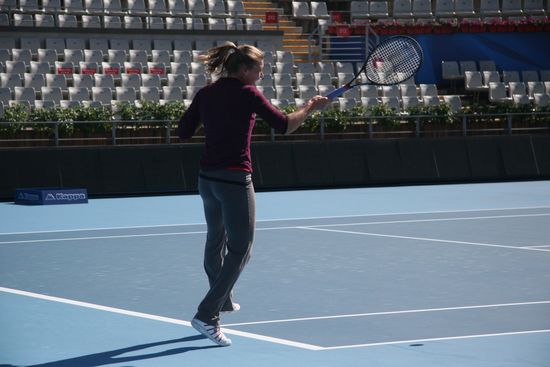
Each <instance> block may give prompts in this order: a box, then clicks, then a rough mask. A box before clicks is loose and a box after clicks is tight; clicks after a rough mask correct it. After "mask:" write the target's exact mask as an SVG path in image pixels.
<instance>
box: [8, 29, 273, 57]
mask: <svg viewBox="0 0 550 367" xmlns="http://www.w3.org/2000/svg"><path fill="white" fill-rule="evenodd" d="M226 42H227V39H224V40H217V41H216V40H208V39H200V38H199V39H196V40H193V39H184V38H180V37H177V38H174V39H153V40H148V39H141V38H132V39H128V38H110V39H107V38H105V37H102V38H97V36H95V37H94V36H92V37H91V38H82V37H80V38H74V37H67V38H57V37H55V38H54V37H47V38H40V34H37V35H36V36H35V37H21V38H15V37H1V36H0V49H8V50H11V49H29V50H31V51H32V52H33V54H36V52H37V50H38V49H41V48H42V49H54V50H56V51H57V52H58V53H63V52H64V50H65V49H77V50H84V49H89V50H101V51H102V52H103V53H104V54H106V53H107V52H108V50H126V51H128V50H132V49H133V50H145V51H152V50H168V51H176V50H177V51H180V50H181V51H183V50H190V51H193V50H195V51H196V50H199V51H203V50H208V49H210V48H212V47H214V46H219V45H221V44H223V43H226ZM234 43H236V44H238V45H243V44H249V45H253V46H257V47H258V48H259V49H260V50H262V51H264V52H266V51H269V52H272V53H275V52H277V50H276V44H275V43H274V42H272V41H270V40H261V39H259V40H254V39H239V40H237V41H235V42H234ZM279 52H281V51H279Z"/></svg>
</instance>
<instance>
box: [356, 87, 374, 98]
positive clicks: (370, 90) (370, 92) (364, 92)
mask: <svg viewBox="0 0 550 367" xmlns="http://www.w3.org/2000/svg"><path fill="white" fill-rule="evenodd" d="M359 91H360V92H361V97H370V98H378V86H376V85H373V84H368V85H362V86H360V87H359Z"/></svg>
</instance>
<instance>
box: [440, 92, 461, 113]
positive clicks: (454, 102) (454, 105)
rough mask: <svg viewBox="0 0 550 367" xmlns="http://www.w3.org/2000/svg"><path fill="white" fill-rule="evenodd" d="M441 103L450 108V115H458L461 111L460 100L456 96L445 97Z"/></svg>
mask: <svg viewBox="0 0 550 367" xmlns="http://www.w3.org/2000/svg"><path fill="white" fill-rule="evenodd" d="M443 101H444V102H445V103H446V104H448V105H449V106H450V107H451V112H452V113H459V112H461V111H462V100H461V99H460V96H458V95H445V96H443Z"/></svg>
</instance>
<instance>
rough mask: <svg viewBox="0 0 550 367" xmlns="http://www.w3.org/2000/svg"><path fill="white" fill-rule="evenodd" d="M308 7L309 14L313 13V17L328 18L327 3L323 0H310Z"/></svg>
mask: <svg viewBox="0 0 550 367" xmlns="http://www.w3.org/2000/svg"><path fill="white" fill-rule="evenodd" d="M310 7H311V15H313V16H314V17H315V19H317V20H319V19H330V14H329V13H328V9H327V3H326V2H325V1H312V2H310Z"/></svg>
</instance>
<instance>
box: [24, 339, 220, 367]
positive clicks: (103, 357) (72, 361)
mask: <svg viewBox="0 0 550 367" xmlns="http://www.w3.org/2000/svg"><path fill="white" fill-rule="evenodd" d="M201 339H206V337H204V336H202V335H194V336H189V337H186V338H180V339H171V340H164V341H160V342H154V343H147V344H140V345H135V346H133V347H128V348H121V349H115V350H110V351H107V352H102V353H94V354H89V355H86V356H81V357H75V358H69V359H64V360H61V361H54V362H48V363H41V364H35V365H32V366H27V367H75V366H78V367H96V366H105V365H109V364H113V363H125V362H134V361H141V360H144V359H152V358H159V357H166V356H171V355H175V354H183V353H186V352H191V351H194V350H200V349H211V348H219V346H217V345H208V346H193V347H179V348H173V349H167V350H165V351H162V352H156V353H145V354H141V355H135V356H128V357H117V356H120V355H123V354H126V353H131V352H136V351H139V350H144V349H148V348H153V347H158V346H162V345H168V344H176V343H185V342H191V341H195V340H201Z"/></svg>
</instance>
